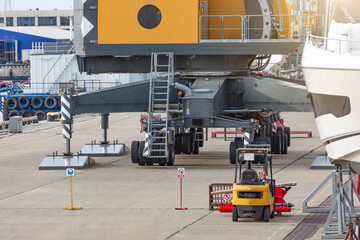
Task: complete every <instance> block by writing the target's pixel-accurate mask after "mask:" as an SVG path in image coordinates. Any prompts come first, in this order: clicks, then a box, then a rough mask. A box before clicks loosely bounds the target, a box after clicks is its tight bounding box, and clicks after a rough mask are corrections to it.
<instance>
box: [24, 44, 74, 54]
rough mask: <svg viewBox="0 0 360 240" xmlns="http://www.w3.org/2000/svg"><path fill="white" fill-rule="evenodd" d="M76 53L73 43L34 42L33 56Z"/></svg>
mask: <svg viewBox="0 0 360 240" xmlns="http://www.w3.org/2000/svg"><path fill="white" fill-rule="evenodd" d="M72 53H75V50H74V45H73V43H72V42H71V41H61V42H33V43H32V51H31V54H72Z"/></svg>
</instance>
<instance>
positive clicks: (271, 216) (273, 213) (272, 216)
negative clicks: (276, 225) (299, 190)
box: [270, 202, 275, 218]
mask: <svg viewBox="0 0 360 240" xmlns="http://www.w3.org/2000/svg"><path fill="white" fill-rule="evenodd" d="M274 217H275V202H274V206H273V211H272V212H271V214H270V218H274Z"/></svg>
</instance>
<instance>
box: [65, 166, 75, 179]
mask: <svg viewBox="0 0 360 240" xmlns="http://www.w3.org/2000/svg"><path fill="white" fill-rule="evenodd" d="M74 175H75V169H74V168H67V169H66V176H70V177H72V176H74Z"/></svg>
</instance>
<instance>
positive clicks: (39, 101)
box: [31, 96, 44, 109]
mask: <svg viewBox="0 0 360 240" xmlns="http://www.w3.org/2000/svg"><path fill="white" fill-rule="evenodd" d="M43 105H44V99H43V98H42V97H40V96H35V97H33V98H32V99H31V107H32V108H34V109H40V108H42V106H43Z"/></svg>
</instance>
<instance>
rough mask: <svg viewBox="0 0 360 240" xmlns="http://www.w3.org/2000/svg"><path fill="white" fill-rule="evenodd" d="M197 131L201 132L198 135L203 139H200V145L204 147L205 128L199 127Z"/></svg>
mask: <svg viewBox="0 0 360 240" xmlns="http://www.w3.org/2000/svg"><path fill="white" fill-rule="evenodd" d="M196 132H198V133H201V134H199V135H198V139H200V140H202V141H199V147H203V146H204V129H203V128H198V129H196Z"/></svg>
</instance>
